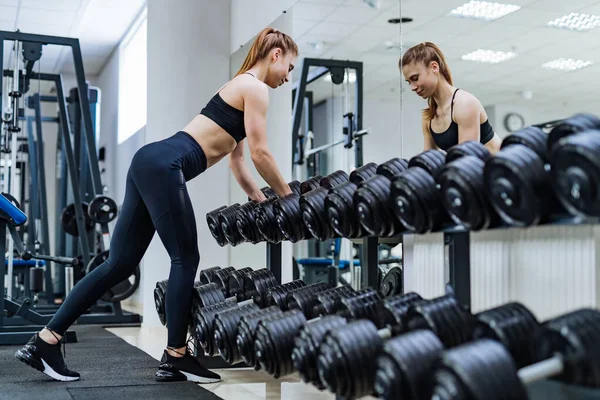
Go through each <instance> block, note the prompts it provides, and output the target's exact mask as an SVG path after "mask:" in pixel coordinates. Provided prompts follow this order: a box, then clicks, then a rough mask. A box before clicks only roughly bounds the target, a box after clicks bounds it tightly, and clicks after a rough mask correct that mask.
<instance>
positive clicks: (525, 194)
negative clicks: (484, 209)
mask: <svg viewBox="0 0 600 400" xmlns="http://www.w3.org/2000/svg"><path fill="white" fill-rule="evenodd" d="M547 137H548V135H547V134H546V133H544V132H543V131H542V130H541V129H540V128H537V127H527V128H524V129H522V130H520V131H518V132H515V133H513V134H511V135H509V136H507V137H506V138H505V139H504V140H503V141H502V146H501V149H500V151H499V152H498V153H497V154H496V155H495V156H494V157H493V158H491V159H490V160H489V161H488V162H487V163H486V165H485V169H484V182H485V192H486V195H487V197H488V199H489V201H490V203H491V204H492V206H493V207H494V210H495V211H496V212H497V213H498V215H499V216H500V218H502V220H503V221H504V223H505V224H507V225H513V226H530V225H538V224H539V223H541V222H543V221H544V220H545V219H546V217H547V216H548V215H549V214H550V213H551V212H553V213H557V212H559V209H560V207H559V203H558V201H557V199H556V196H555V195H554V191H553V188H552V182H551V175H550V171H549V170H550V164H548V161H549V156H548V147H547V144H546V140H547Z"/></svg>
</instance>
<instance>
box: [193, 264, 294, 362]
mask: <svg viewBox="0 0 600 400" xmlns="http://www.w3.org/2000/svg"><path fill="white" fill-rule="evenodd" d="M211 284H212V285H216V284H215V283H211ZM206 286H207V285H203V286H202V287H201V288H204V287H206ZM302 286H305V284H304V282H302V281H293V282H289V283H286V284H284V285H280V286H279V287H280V289H281V290H291V289H294V288H299V287H302ZM274 287H277V282H276V280H275V278H274V276H273V274H272V273H271V272H270V271H269V270H267V269H261V270H256V271H251V272H248V273H246V274H245V275H244V298H245V299H247V300H243V301H241V302H240V301H238V297H237V296H235V297H229V298H227V299H225V298H224V297H223V298H222V299H223V300H221V301H219V302H212V303H211V304H209V305H204V306H203V307H201V306H198V307H197V308H196V309H195V311H194V313H193V317H192V318H193V326H194V333H193V334H194V338H195V339H196V341H197V342H198V343H199V344H200V346H201V347H202V348H203V349H204V352H205V354H206V355H211V356H212V355H215V354H216V351H217V350H221V352H224V353H227V354H228V357H235V354H234V352H233V350H231V349H232V347H233V346H232V345H231V342H232V341H233V340H234V339H235V331H231V328H232V324H234V325H233V327H235V322H237V320H239V317H240V316H242V315H244V314H245V313H251V312H254V311H258V310H259V309H261V308H265V307H267V306H268V304H267V302H266V299H267V293H268V291H269V289H271V288H274ZM198 290H200V288H199V289H198ZM210 294H212V295H215V294H216V293H215V292H214V290H213V291H211V293H210ZM206 296H208V294H207V295H206ZM232 309H235V310H236V312H235V313H230V314H229V315H228V317H227V318H226V317H220V313H223V312H225V311H229V310H232ZM218 318H220V323H219V324H216V320H217V319H218ZM228 318H229V319H228ZM231 318H233V319H231ZM217 326H218V327H219V329H220V331H219V333H218V334H216V333H215V329H216V328H217Z"/></svg>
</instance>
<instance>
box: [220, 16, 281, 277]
mask: <svg viewBox="0 0 600 400" xmlns="http://www.w3.org/2000/svg"><path fill="white" fill-rule="evenodd" d="M233 26H235V24H233V25H232V27H233ZM265 26H266V25H265ZM268 26H273V27H275V28H276V29H279V30H281V31H283V32H285V31H286V30H288V31H289V30H291V27H292V14H291V13H290V12H288V13H284V14H281V16H280V17H279V18H277V20H275V21H272V22H268ZM260 29H262V28H260ZM260 29H259V30H260ZM253 40H254V37H252V38H251V39H250V41H248V42H247V43H246V44H245V46H244V47H243V48H241V49H239V50H238V51H236V52H235V53H233V54H232V56H231V76H233V75H235V73H236V72H237V70H238V69H239V67H240V65H241V64H242V62H243V61H244V58H245V57H246V54H247V53H248V50H249V49H250V46H251V45H252V41H253ZM291 109H292V85H291V84H290V83H288V84H286V85H283V86H281V87H279V88H277V89H269V111H268V114H267V136H268V143H269V149H270V150H271V152H272V153H273V156H274V157H275V161H276V162H277V166H278V167H279V168H280V170H281V173H282V174H283V177H284V178H285V179H286V180H287V181H288V182H289V181H291V180H292V167H291V165H292V154H291V152H290V149H291V146H292V135H291V126H292V119H291ZM245 159H246V162H247V163H249V166H250V171H252V174H253V176H254V178H255V179H256V181H257V182H258V184H259V186H260V187H263V186H268V185H267V184H266V182H265V181H264V180H263V179H262V178H261V176H260V175H259V174H258V172H256V168H255V167H254V166H253V165H252V162H251V161H250V159H251V158H250V152H249V149H248V145H247V144H246V145H245ZM229 179H230V182H231V184H230V196H231V197H230V199H231V203H230V204H233V203H236V202H237V203H240V204H243V203H245V202H246V201H247V195H246V194H245V193H244V191H243V190H242V189H241V188H240V186H239V185H238V183H237V181H236V180H235V178H234V177H233V174H231V173H230V178H229ZM229 247H230V255H231V259H230V261H231V265H233V266H235V267H236V268H241V267H251V268H254V269H258V268H264V267H265V266H266V264H265V262H266V258H265V257H266V251H267V250H266V244H265V243H259V244H256V245H253V244H246V243H245V244H242V245H239V246H237V247H231V246H229ZM281 268H282V271H281V279H282V282H288V281H291V280H292V245H291V243H289V242H284V243H283V244H282V267H281Z"/></svg>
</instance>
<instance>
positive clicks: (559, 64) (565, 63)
mask: <svg viewBox="0 0 600 400" xmlns="http://www.w3.org/2000/svg"><path fill="white" fill-rule="evenodd" d="M592 64H594V63H593V62H592V61H584V60H574V59H572V58H559V59H556V60H552V61H548V62H547V63H544V64H542V67H544V68H547V69H556V70H559V71H575V70H578V69H581V68H585V67H588V66H590V65H592Z"/></svg>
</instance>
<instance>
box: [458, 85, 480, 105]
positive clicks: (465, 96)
mask: <svg viewBox="0 0 600 400" xmlns="http://www.w3.org/2000/svg"><path fill="white" fill-rule="evenodd" d="M457 104H459V105H465V106H481V101H479V99H478V98H477V96H475V95H474V94H473V93H471V92H469V91H466V90H463V89H459V90H457V91H456V95H455V97H454V106H456V105H457Z"/></svg>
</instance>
